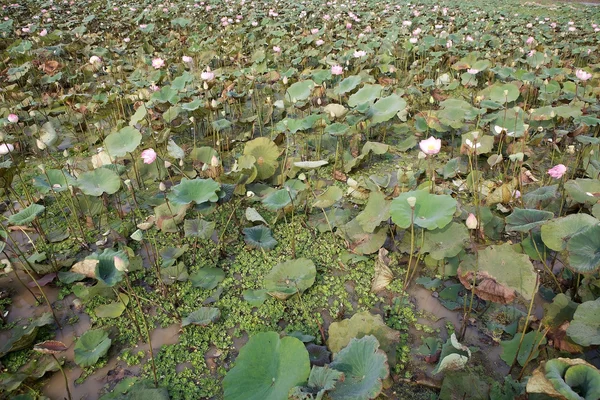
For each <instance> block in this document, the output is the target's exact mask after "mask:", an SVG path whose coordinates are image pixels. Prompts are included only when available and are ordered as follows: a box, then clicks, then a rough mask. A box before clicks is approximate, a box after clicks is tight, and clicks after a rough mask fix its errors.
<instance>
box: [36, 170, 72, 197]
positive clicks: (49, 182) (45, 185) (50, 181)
mask: <svg viewBox="0 0 600 400" xmlns="http://www.w3.org/2000/svg"><path fill="white" fill-rule="evenodd" d="M74 182H75V179H74V178H73V177H72V176H71V175H69V173H68V172H66V171H61V170H59V169H47V170H46V173H45V174H44V175H40V176H36V177H35V178H34V179H33V186H34V187H35V188H36V189H37V190H39V191H40V192H41V193H44V194H46V193H49V192H51V191H53V192H57V193H60V192H64V191H65V190H67V189H68V188H69V185H72V184H73V183H74Z"/></svg>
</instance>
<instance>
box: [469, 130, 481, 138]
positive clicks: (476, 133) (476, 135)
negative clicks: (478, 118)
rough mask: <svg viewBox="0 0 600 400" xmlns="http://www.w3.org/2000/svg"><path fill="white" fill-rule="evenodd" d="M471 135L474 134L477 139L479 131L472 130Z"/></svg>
mask: <svg viewBox="0 0 600 400" xmlns="http://www.w3.org/2000/svg"><path fill="white" fill-rule="evenodd" d="M471 136H473V140H477V139H478V138H479V131H473V132H471Z"/></svg>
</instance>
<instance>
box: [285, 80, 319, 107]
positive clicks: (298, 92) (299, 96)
mask: <svg viewBox="0 0 600 400" xmlns="http://www.w3.org/2000/svg"><path fill="white" fill-rule="evenodd" d="M314 87H315V82H313V81H311V80H310V79H309V80H306V81H299V82H296V83H293V84H292V85H291V86H290V87H289V88H288V90H287V92H286V99H287V100H289V101H291V102H292V103H295V102H297V101H303V100H306V99H308V96H310V93H311V92H312V89H313V88H314Z"/></svg>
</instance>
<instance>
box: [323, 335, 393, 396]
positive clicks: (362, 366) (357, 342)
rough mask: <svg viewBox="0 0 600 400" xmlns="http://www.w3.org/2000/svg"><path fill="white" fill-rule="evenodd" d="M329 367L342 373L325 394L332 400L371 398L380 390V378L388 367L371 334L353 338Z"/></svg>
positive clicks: (385, 358)
mask: <svg viewBox="0 0 600 400" xmlns="http://www.w3.org/2000/svg"><path fill="white" fill-rule="evenodd" d="M329 367H330V368H333V369H335V370H338V371H340V372H343V373H344V377H345V378H344V380H343V381H338V383H337V384H336V388H335V390H333V391H332V392H330V393H329V396H330V397H331V398H332V399H333V400H369V399H374V398H376V397H377V396H379V394H380V393H381V390H382V389H383V380H384V379H386V378H387V377H388V376H389V374H390V370H389V367H388V363H387V357H386V355H385V353H384V352H383V351H382V350H380V349H379V342H378V341H377V338H375V336H371V335H368V336H365V337H363V338H360V339H356V338H353V339H352V340H350V343H348V346H346V347H345V348H344V349H342V350H341V351H340V352H339V353H338V354H337V355H336V356H335V357H334V360H333V362H332V363H331V364H329Z"/></svg>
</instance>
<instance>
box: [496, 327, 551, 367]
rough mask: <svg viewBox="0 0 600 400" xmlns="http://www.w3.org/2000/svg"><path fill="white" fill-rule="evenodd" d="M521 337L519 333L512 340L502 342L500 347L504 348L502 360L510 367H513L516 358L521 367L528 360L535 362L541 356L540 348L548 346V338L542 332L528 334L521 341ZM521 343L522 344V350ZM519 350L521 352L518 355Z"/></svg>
mask: <svg viewBox="0 0 600 400" xmlns="http://www.w3.org/2000/svg"><path fill="white" fill-rule="evenodd" d="M521 336H523V334H522V333H520V332H519V333H517V334H516V335H515V336H514V337H513V338H512V339H511V340H503V341H502V342H500V346H502V355H500V358H502V359H503V360H504V362H506V364H508V365H512V363H513V361H514V360H515V358H516V359H517V361H518V362H519V365H521V366H524V365H525V362H526V361H527V360H528V359H531V360H535V359H536V358H537V356H538V355H539V354H540V348H539V346H542V345H545V344H546V338H545V336H544V334H543V333H542V332H535V331H531V332H528V333H526V334H525V336H524V337H523V340H521ZM519 343H521V347H520V348H519ZM517 349H518V351H519V354H518V355H517Z"/></svg>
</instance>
